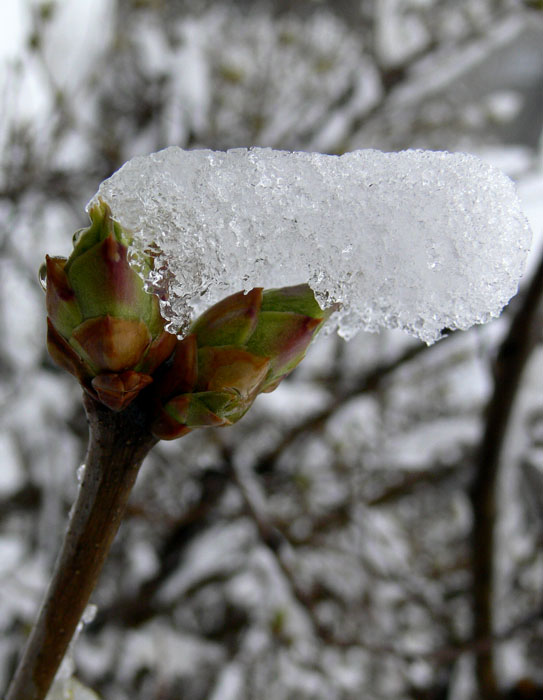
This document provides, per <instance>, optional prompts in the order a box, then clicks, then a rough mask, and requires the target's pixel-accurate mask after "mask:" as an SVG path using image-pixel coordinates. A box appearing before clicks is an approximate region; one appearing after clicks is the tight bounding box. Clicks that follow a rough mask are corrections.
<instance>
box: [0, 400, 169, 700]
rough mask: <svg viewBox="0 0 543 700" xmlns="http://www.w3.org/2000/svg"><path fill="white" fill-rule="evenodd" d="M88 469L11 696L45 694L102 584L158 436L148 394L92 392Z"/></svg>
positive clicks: (22, 698) (27, 699)
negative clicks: (119, 403)
mask: <svg viewBox="0 0 543 700" xmlns="http://www.w3.org/2000/svg"><path fill="white" fill-rule="evenodd" d="M84 404H85V410H86V412H87V418H88V421H89V430H90V434H89V445H88V449H87V454H86V457H85V464H86V467H85V473H84V477H83V480H82V482H81V484H80V487H79V493H78V496H77V500H76V503H75V505H74V508H73V511H72V515H71V518H70V522H69V525H68V530H67V532H66V536H65V538H64V542H63V545H62V549H61V551H60V554H59V556H58V559H57V562H56V565H55V569H54V572H53V576H52V579H51V582H50V584H49V589H48V591H47V593H46V596H45V599H44V602H43V604H42V607H41V610H40V613H39V617H38V620H37V622H36V624H35V625H34V628H33V629H32V632H31V634H30V637H29V638H28V641H27V644H26V647H25V650H24V652H23V655H22V657H21V660H20V662H19V665H18V668H17V671H16V673H15V677H14V678H13V681H12V683H11V686H10V688H9V690H8V693H7V695H6V698H5V700H44V698H45V696H46V695H47V692H48V690H49V688H50V686H51V684H52V682H53V680H54V677H55V674H56V672H57V670H58V667H59V666H60V664H61V662H62V659H63V657H64V654H65V653H66V650H67V648H68V645H69V644H70V641H71V639H72V636H73V634H74V632H75V630H76V627H77V625H78V622H79V620H80V618H81V615H82V614H83V612H84V610H85V608H86V606H87V604H88V601H89V598H90V596H91V594H92V591H93V590H94V587H95V585H96V582H97V580H98V577H99V575H100V572H101V570H102V566H103V564H104V562H105V559H106V557H107V554H108V552H109V549H110V547H111V544H112V542H113V539H114V537H115V535H116V533H117V530H118V528H119V525H120V522H121V519H122V516H123V514H124V510H125V506H126V503H127V501H128V497H129V495H130V492H131V490H132V487H133V485H134V482H135V480H136V477H137V474H138V471H139V468H140V466H141V464H142V462H143V460H144V458H145V457H146V455H147V453H148V452H149V450H150V449H151V448H152V447H153V445H155V444H156V442H157V440H156V438H155V437H154V436H153V435H152V434H151V433H150V431H149V429H148V427H147V420H146V412H145V410H144V402H143V401H138V400H136V401H135V402H134V404H132V405H130V406H129V407H128V408H126V409H125V410H124V411H121V412H119V413H115V412H113V411H111V410H110V409H108V408H106V407H105V406H103V405H102V404H101V403H99V402H97V401H95V400H94V399H92V398H91V397H90V396H88V395H87V394H85V395H84Z"/></svg>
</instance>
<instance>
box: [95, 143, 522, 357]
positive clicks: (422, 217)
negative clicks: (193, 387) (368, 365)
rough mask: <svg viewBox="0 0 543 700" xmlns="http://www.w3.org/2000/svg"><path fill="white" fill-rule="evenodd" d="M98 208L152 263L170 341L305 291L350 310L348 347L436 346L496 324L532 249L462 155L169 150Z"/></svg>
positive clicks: (516, 208)
mask: <svg viewBox="0 0 543 700" xmlns="http://www.w3.org/2000/svg"><path fill="white" fill-rule="evenodd" d="M97 198H100V199H102V200H103V201H105V202H107V203H108V204H109V205H110V207H111V209H112V212H113V216H114V218H115V219H116V220H117V221H118V222H119V223H120V224H121V225H122V226H124V227H125V228H126V229H128V230H130V231H132V232H133V234H134V245H133V251H134V254H135V256H137V254H138V251H141V250H146V251H150V252H152V254H153V255H154V256H155V268H154V271H153V272H152V273H151V274H150V275H149V277H148V279H147V282H148V288H149V290H150V291H154V292H156V293H158V294H159V296H160V297H161V299H162V310H163V313H164V315H165V316H166V318H167V319H168V320H169V321H170V322H171V324H170V326H169V328H170V330H173V331H176V332H183V331H184V330H185V329H186V328H187V325H188V322H189V321H190V318H191V317H192V316H193V314H194V312H199V311H201V310H202V309H203V308H205V307H206V306H209V305H210V304H211V303H214V302H216V301H217V300H219V299H220V298H222V297H224V296H225V295H227V294H230V293H233V292H236V291H238V290H239V289H250V288H252V287H255V286H263V287H281V286H287V285H292V284H299V283H302V282H307V283H308V284H310V286H311V287H312V288H313V289H314V291H315V293H316V294H317V297H318V299H319V301H320V302H321V304H323V305H326V304H328V303H331V302H339V303H340V304H341V305H342V306H341V310H340V311H339V312H338V313H337V314H336V318H337V324H338V326H339V332H340V334H341V335H342V336H343V337H345V338H350V337H352V336H353V335H355V334H356V333H357V332H358V331H359V330H361V329H365V330H369V331H376V330H378V329H379V328H381V327H388V328H402V329H404V330H407V331H409V332H411V333H413V334H414V335H417V336H418V337H420V338H421V339H423V340H424V341H426V342H428V343H431V342H433V341H435V340H436V339H438V338H439V336H440V331H441V329H443V328H444V327H448V328H461V329H466V328H468V327H470V326H471V325H473V324H474V323H484V322H486V321H488V320H489V319H490V318H491V317H493V316H498V315H499V313H500V311H501V309H502V308H503V306H504V305H505V304H506V303H507V302H508V301H509V299H510V298H511V297H512V296H513V295H514V294H515V293H516V291H517V285H518V281H519V279H520V276H521V274H522V271H523V269H524V263H525V258H526V255H527V252H528V250H529V247H530V241H531V233H530V229H529V226H528V224H527V222H526V219H525V218H524V215H523V214H522V212H521V210H520V205H519V202H518V199H517V197H516V194H515V191H514V186H513V184H512V182H511V181H510V180H509V179H508V178H507V177H506V176H505V175H503V173H501V172H500V171H498V170H496V169H495V168H492V167H491V166H489V165H487V164H486V163H483V162H482V161H481V160H479V159H478V158H476V157H474V156H471V155H467V154H459V153H457V154H451V153H443V152H431V151H403V152H401V153H382V152H380V151H375V150H366V151H356V152H353V153H347V154H345V155H343V156H340V157H338V156H326V155H322V154H318V153H288V152H284V151H273V150H271V149H261V148H253V149H249V150H247V149H234V150H230V151H227V152H226V153H224V152H213V151H209V150H196V151H183V150H181V149H179V148H176V147H172V148H168V149H165V150H163V151H160V152H158V153H155V154H152V155H150V156H142V157H137V158H134V159H133V160H131V161H129V162H128V163H127V164H126V165H124V166H123V167H122V168H121V169H120V170H119V171H118V172H117V173H115V174H114V175H113V176H112V177H111V178H109V179H108V180H106V181H105V182H103V183H102V185H101V186H100V189H99V191H98V193H97V195H96V196H95V198H94V199H93V200H92V201H93V202H94V201H96V199H97ZM91 203H92V202H91Z"/></svg>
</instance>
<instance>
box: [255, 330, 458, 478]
mask: <svg viewBox="0 0 543 700" xmlns="http://www.w3.org/2000/svg"><path fill="white" fill-rule="evenodd" d="M441 342H442V343H443V342H445V341H441ZM428 347H429V346H427V345H424V344H423V343H420V344H418V343H417V344H413V345H411V346H410V347H408V348H407V350H405V351H404V352H403V353H402V354H401V355H400V356H399V357H397V358H395V359H393V360H391V361H390V362H386V363H382V364H380V365H377V367H374V368H373V369H372V370H371V371H370V372H368V374H366V375H364V376H363V377H361V378H360V379H359V380H358V381H355V382H354V383H353V384H352V385H351V386H350V387H349V388H348V389H346V390H345V391H342V392H338V394H337V396H335V397H334V398H333V399H332V400H331V401H330V403H329V404H328V405H327V406H325V408H323V409H322V410H321V411H319V412H318V413H314V414H312V415H310V416H309V417H308V418H307V419H305V420H303V421H302V422H301V423H298V425H295V426H294V427H293V428H291V429H290V430H289V431H288V432H287V433H286V434H285V435H284V436H283V438H282V439H281V440H280V441H279V442H278V444H277V445H276V446H275V447H274V448H273V449H272V450H271V451H270V452H268V453H267V454H265V455H262V457H261V458H260V459H259V461H258V465H257V466H256V471H257V473H259V474H264V473H267V472H269V471H271V470H272V469H273V466H274V464H275V462H276V461H277V459H278V458H279V457H280V456H281V455H282V454H283V452H284V450H286V448H287V447H290V445H292V444H293V443H294V441H295V440H297V439H298V438H299V437H300V436H301V435H303V434H304V433H306V432H310V431H315V430H318V429H319V428H320V427H322V425H324V423H326V421H327V420H328V419H329V418H330V417H331V416H332V415H333V414H334V413H335V412H336V411H337V410H339V409H340V408H342V407H343V406H344V405H345V402H346V401H349V400H350V399H352V398H354V397H356V396H358V395H359V394H363V393H365V392H367V391H375V390H376V389H377V388H378V386H379V385H380V384H381V382H382V381H383V380H384V379H385V378H386V377H388V376H390V374H392V373H393V372H394V371H395V370H397V369H398V368H400V367H403V366H404V364H405V363H406V362H410V361H411V360H413V359H415V358H416V357H418V356H419V355H421V354H423V353H425V352H427V351H428Z"/></svg>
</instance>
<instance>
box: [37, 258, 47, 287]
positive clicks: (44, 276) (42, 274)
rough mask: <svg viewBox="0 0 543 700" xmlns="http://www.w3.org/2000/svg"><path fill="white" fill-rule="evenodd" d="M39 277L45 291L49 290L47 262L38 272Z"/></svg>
mask: <svg viewBox="0 0 543 700" xmlns="http://www.w3.org/2000/svg"><path fill="white" fill-rule="evenodd" d="M38 279H39V281H40V285H41V288H42V289H43V291H44V292H46V291H47V264H46V263H43V264H42V265H41V267H40V270H39V272H38Z"/></svg>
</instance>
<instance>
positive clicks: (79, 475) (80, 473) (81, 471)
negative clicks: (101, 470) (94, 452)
mask: <svg viewBox="0 0 543 700" xmlns="http://www.w3.org/2000/svg"><path fill="white" fill-rule="evenodd" d="M86 468H87V465H86V464H85V463H83V464H81V465H80V466H79V467H78V468H77V472H76V474H77V483H78V484H80V483H81V482H82V481H83V479H84V478H85V469H86Z"/></svg>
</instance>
